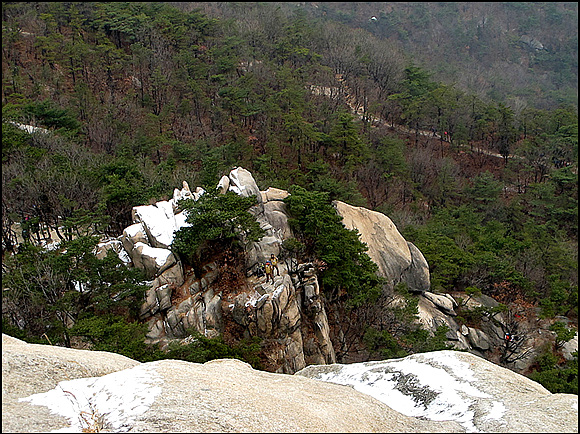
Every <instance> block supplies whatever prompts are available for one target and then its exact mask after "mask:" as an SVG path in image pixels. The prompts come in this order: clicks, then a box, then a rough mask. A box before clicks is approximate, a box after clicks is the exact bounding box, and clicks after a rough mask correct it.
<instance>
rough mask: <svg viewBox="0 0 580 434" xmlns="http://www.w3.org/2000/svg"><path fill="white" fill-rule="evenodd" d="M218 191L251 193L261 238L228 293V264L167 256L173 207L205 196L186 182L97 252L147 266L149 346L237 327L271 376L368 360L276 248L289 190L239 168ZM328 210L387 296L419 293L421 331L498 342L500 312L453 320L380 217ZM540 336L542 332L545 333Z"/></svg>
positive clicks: (475, 346) (451, 308) (461, 345)
mask: <svg viewBox="0 0 580 434" xmlns="http://www.w3.org/2000/svg"><path fill="white" fill-rule="evenodd" d="M216 188H217V189H218V190H219V191H220V192H222V193H224V192H226V191H233V192H235V193H237V194H239V195H242V196H251V195H253V196H255V197H256V198H257V205H255V206H254V207H253V208H252V209H251V210H250V211H251V212H252V213H253V215H254V216H255V218H256V220H257V221H258V222H259V224H260V226H261V228H262V229H263V230H264V231H265V236H264V237H263V238H262V239H261V240H260V242H258V243H254V244H253V245H252V246H251V247H250V248H248V249H247V252H246V260H245V262H246V263H245V264H244V267H245V277H244V278H243V279H242V280H241V281H240V280H238V281H237V282H235V284H234V286H235V287H231V285H230V287H228V288H227V290H224V287H223V285H220V284H219V280H220V277H221V276H223V275H224V273H225V272H227V264H226V265H224V264H223V263H218V262H215V261H213V262H212V261H209V262H208V263H207V264H206V265H205V266H204V267H203V269H202V270H201V272H198V273H197V274H196V273H194V272H193V271H192V270H185V269H184V267H183V265H182V264H181V262H180V261H179V258H177V257H176V256H175V255H174V254H173V253H172V252H171V250H170V246H171V243H172V241H173V237H174V234H175V231H176V230H178V229H179V228H181V227H183V226H184V225H187V223H186V221H185V220H186V216H185V215H184V213H183V212H179V209H178V202H179V201H180V200H182V199H187V198H192V199H195V200H197V198H199V196H200V195H201V194H203V193H204V191H203V190H202V189H201V188H197V189H196V190H195V192H192V191H191V190H190V189H189V186H188V185H187V183H185V182H184V183H183V188H182V189H175V191H174V194H173V198H172V199H171V200H168V201H161V202H158V203H156V204H155V205H145V206H138V207H135V208H134V209H133V221H134V224H133V225H131V226H129V227H127V228H126V229H125V230H124V231H123V234H122V236H120V237H119V239H115V240H110V241H109V242H107V243H102V245H101V246H100V251H99V252H98V254H99V255H102V254H104V253H105V252H106V250H107V249H114V250H115V251H116V252H117V254H118V255H119V256H120V257H121V259H123V260H124V261H125V262H126V263H127V264H128V265H133V266H136V267H139V268H142V269H144V270H145V272H146V274H147V276H148V277H149V278H150V279H151V281H150V289H149V290H148V291H147V296H146V300H145V302H144V303H143V306H142V308H141V318H142V319H143V320H144V321H147V322H148V324H149V333H148V335H147V339H148V341H149V343H160V344H161V345H165V344H166V343H167V342H169V341H171V340H174V339H184V338H186V337H187V336H188V330H190V329H192V328H193V329H195V330H197V331H198V332H200V333H202V334H204V335H205V336H207V337H215V336H218V335H223V334H224V333H225V332H227V331H228V330H231V329H232V328H235V329H236V330H242V331H241V332H239V333H238V334H239V336H238V338H241V337H246V338H248V337H253V336H258V337H260V338H261V339H262V341H263V342H264V343H265V345H264V348H267V349H265V354H264V355H265V357H266V359H267V363H266V366H267V369H268V370H270V371H273V372H279V373H289V374H292V373H294V372H296V371H298V370H300V369H302V368H304V367H305V366H307V365H311V364H328V363H335V362H336V361H337V353H338V354H340V360H341V361H344V362H354V361H361V360H365V357H367V356H368V355H367V356H365V352H364V348H362V345H361V343H360V338H361V336H362V333H359V332H357V331H356V330H354V329H353V328H351V327H350V324H348V322H349V321H350V319H348V318H345V316H344V312H343V311H341V308H340V307H337V306H325V303H324V300H323V298H322V297H321V294H320V288H319V285H318V279H317V276H316V269H315V267H314V266H313V265H312V264H295V263H291V262H290V259H289V258H284V252H283V251H282V249H281V245H282V242H283V241H284V240H286V239H288V238H291V237H292V236H293V234H292V230H291V228H290V226H289V224H288V216H287V213H286V210H285V204H284V202H283V201H284V198H286V197H287V196H288V194H289V193H288V192H286V191H284V190H280V189H275V188H268V189H267V190H265V191H260V190H259V188H258V186H257V184H256V182H255V180H254V178H253V177H252V174H251V173H250V172H248V171H247V170H245V169H243V168H240V167H239V168H236V169H234V170H232V171H231V172H230V173H229V175H228V176H224V177H222V179H221V180H220V182H219V183H218V185H217V187H216ZM334 206H335V208H336V210H337V213H338V214H339V215H340V216H341V217H342V219H343V223H344V225H345V226H346V227H347V228H348V229H357V230H358V232H359V234H360V238H361V240H362V241H363V242H365V243H366V244H367V246H368V254H369V256H370V258H371V259H372V260H373V261H374V262H375V263H376V264H377V265H378V267H379V273H380V275H381V276H383V277H385V278H386V280H387V282H388V283H387V287H386V288H385V291H390V292H392V288H393V287H394V286H395V285H397V284H399V283H405V284H406V286H407V287H408V288H409V290H410V291H412V292H414V293H416V294H418V295H419V321H420V322H421V323H422V325H423V326H424V328H426V329H427V330H430V331H431V332H434V331H435V330H436V329H437V327H439V326H441V325H446V326H447V327H448V328H449V333H448V334H447V338H448V342H449V344H451V345H452V346H453V348H456V349H461V350H467V351H470V352H473V353H474V354H477V355H481V356H483V357H486V354H487V353H486V352H491V350H492V349H493V348H494V347H497V346H498V345H503V344H504V343H503V342H502V339H503V336H504V330H503V329H502V327H501V324H503V323H505V322H506V319H505V318H503V316H502V315H503V314H502V313H498V314H497V318H494V320H495V321H491V320H489V321H487V323H486V324H484V326H485V327H484V328H482V329H474V328H468V327H465V326H462V327H460V326H459V325H458V324H457V322H456V321H455V319H454V317H455V316H456V313H455V308H456V307H457V302H456V300H455V299H454V298H453V297H452V296H451V295H449V294H444V295H442V294H434V293H432V292H430V291H429V289H430V280H429V266H428V264H427V261H426V260H425V258H424V256H423V255H422V253H421V252H420V251H419V249H418V248H417V247H416V246H414V245H413V244H412V243H410V242H407V241H406V240H405V239H404V238H403V237H402V236H401V234H400V233H399V231H398V230H397V228H396V226H395V225H394V224H393V222H392V221H391V220H390V219H389V218H388V217H387V216H385V215H384V214H381V213H378V212H375V211H371V210H368V209H365V208H361V207H354V206H351V205H348V204H346V203H343V202H340V201H337V202H335V203H334ZM272 254H274V255H276V256H278V257H280V258H281V259H282V260H281V261H280V264H279V275H277V276H276V277H275V279H274V282H273V283H265V278H258V277H256V275H255V274H254V272H255V270H256V268H257V266H258V265H259V264H262V263H263V262H264V261H265V260H266V259H268V258H269V257H270V255H272ZM395 298H396V297H395ZM391 301H393V300H391ZM395 302H397V300H395ZM470 303H472V305H473V306H478V305H479V306H481V305H487V306H493V303H494V301H493V300H492V299H489V297H487V298H486V297H479V298H477V297H476V298H474V299H472V300H471V301H470ZM328 309H330V311H329V310H328ZM379 310H380V309H379ZM379 315H380V313H379ZM329 317H330V321H329ZM353 320H355V321H359V319H353ZM377 320H378V321H382V319H381V318H377ZM498 324H500V325H498ZM349 333H350V334H351V335H352V336H349V335H348V334H349ZM540 333H541V331H540ZM547 334H548V332H547V331H545V334H544V336H546V335H547ZM532 356H533V353H530V354H528V357H527V358H522V359H520V360H518V362H517V364H514V368H516V369H518V368H519V369H521V370H523V369H525V368H526V366H527V365H528V364H529V362H530V361H531V360H532Z"/></svg>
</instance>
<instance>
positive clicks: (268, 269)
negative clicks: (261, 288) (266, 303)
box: [264, 261, 274, 283]
mask: <svg viewBox="0 0 580 434" xmlns="http://www.w3.org/2000/svg"><path fill="white" fill-rule="evenodd" d="M264 272H265V273H266V283H268V282H269V280H270V279H272V283H274V266H273V265H272V262H270V261H266V264H265V265H264Z"/></svg>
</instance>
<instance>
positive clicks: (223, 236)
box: [172, 191, 264, 264]
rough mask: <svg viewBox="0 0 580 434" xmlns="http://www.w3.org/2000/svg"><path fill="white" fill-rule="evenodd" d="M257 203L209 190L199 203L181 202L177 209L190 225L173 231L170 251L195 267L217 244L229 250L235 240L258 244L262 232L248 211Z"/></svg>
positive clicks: (195, 201)
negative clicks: (185, 215)
mask: <svg viewBox="0 0 580 434" xmlns="http://www.w3.org/2000/svg"><path fill="white" fill-rule="evenodd" d="M256 204H257V199H256V197H255V196H249V197H243V196H240V195H238V194H236V193H234V192H232V191H228V192H226V193H224V194H220V193H218V192H217V191H210V192H206V193H204V194H203V195H201V197H200V198H199V199H198V200H193V199H185V200H182V201H180V202H179V206H180V209H181V210H183V211H184V212H186V213H187V218H186V222H187V223H188V224H189V225H188V226H184V227H182V228H180V229H179V230H178V231H176V232H175V237H174V240H173V244H172V249H173V250H174V251H175V252H176V253H177V254H178V255H179V256H180V257H181V258H183V259H184V260H186V261H187V262H189V263H190V264H197V263H198V262H199V258H200V256H201V254H202V252H203V251H205V252H207V251H210V250H211V249H212V247H213V248H215V247H216V245H217V246H219V247H222V248H228V247H231V246H232V244H233V243H234V242H235V241H236V240H238V241H241V242H242V243H251V242H257V241H259V240H260V239H261V237H262V236H263V235H264V231H263V229H261V228H260V225H259V224H258V222H257V221H256V219H255V217H254V216H253V215H252V214H251V213H250V212H249V211H248V210H249V209H250V208H251V207H252V206H254V205H256Z"/></svg>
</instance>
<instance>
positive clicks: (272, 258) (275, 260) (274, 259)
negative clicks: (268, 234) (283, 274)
mask: <svg viewBox="0 0 580 434" xmlns="http://www.w3.org/2000/svg"><path fill="white" fill-rule="evenodd" d="M270 262H271V263H272V267H273V268H274V270H276V273H277V274H276V276H279V275H280V270H279V269H278V258H277V257H276V256H275V255H274V254H273V253H272V256H270Z"/></svg>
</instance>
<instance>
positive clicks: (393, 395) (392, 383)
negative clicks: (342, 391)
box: [316, 351, 506, 432]
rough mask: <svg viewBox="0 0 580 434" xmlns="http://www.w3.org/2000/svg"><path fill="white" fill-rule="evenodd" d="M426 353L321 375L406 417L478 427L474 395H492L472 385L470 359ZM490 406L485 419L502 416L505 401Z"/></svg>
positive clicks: (358, 365) (470, 429)
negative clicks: (474, 419)
mask: <svg viewBox="0 0 580 434" xmlns="http://www.w3.org/2000/svg"><path fill="white" fill-rule="evenodd" d="M421 356H422V357H413V356H410V357H406V358H404V359H391V360H384V361H379V362H366V363H354V364H348V365H341V367H340V369H339V370H336V371H334V372H326V373H320V374H319V375H318V376H317V377H316V378H317V379H319V380H323V381H329V382H332V383H338V384H343V385H350V386H352V387H354V389H355V390H358V391H359V392H362V393H365V394H367V395H370V396H372V397H374V398H376V399H378V400H379V401H381V402H383V403H385V404H387V405H388V406H389V407H391V408H392V409H394V410H397V411H398V412H400V413H403V414H405V415H407V416H414V417H424V418H427V419H431V420H438V421H443V420H454V421H457V422H458V423H460V424H461V425H463V426H464V427H465V429H466V430H467V431H468V432H474V431H477V429H476V427H475V425H474V423H473V417H474V412H473V410H471V409H470V406H471V405H472V404H473V403H474V400H473V399H470V398H472V397H473V398H492V397H491V396H490V395H488V394H487V393H485V392H482V391H480V390H478V389H477V388H475V387H473V386H472V385H471V384H470V383H471V382H472V381H475V380H476V378H475V377H474V373H473V371H472V370H471V369H470V367H469V364H468V363H466V362H462V361H461V360H459V359H457V358H456V357H455V356H454V354H453V353H452V352H445V351H439V352H436V353H424V354H421ZM422 358H424V359H428V361H426V362H425V361H422ZM490 406H491V409H490V411H489V413H488V414H487V415H485V416H484V417H483V418H484V419H496V420H500V419H501V418H502V416H503V414H504V413H505V410H506V409H505V406H504V405H503V404H502V403H501V402H498V401H492V402H491V403H490Z"/></svg>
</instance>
